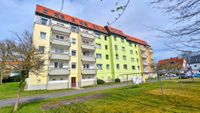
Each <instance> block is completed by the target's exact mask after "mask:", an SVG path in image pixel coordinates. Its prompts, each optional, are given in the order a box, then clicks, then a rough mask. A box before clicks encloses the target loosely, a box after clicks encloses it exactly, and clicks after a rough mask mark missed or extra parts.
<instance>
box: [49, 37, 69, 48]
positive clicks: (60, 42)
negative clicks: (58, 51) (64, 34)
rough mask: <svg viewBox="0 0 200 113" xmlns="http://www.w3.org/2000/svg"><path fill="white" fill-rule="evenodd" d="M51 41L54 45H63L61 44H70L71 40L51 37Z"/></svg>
mask: <svg viewBox="0 0 200 113" xmlns="http://www.w3.org/2000/svg"><path fill="white" fill-rule="evenodd" d="M51 43H52V44H54V45H61V46H70V41H69V40H58V39H55V38H53V39H51Z"/></svg>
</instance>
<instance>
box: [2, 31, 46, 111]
mask: <svg viewBox="0 0 200 113" xmlns="http://www.w3.org/2000/svg"><path fill="white" fill-rule="evenodd" d="M16 37H17V39H16V40H15V41H13V40H7V41H6V45H7V46H8V48H9V49H8V50H7V51H8V53H9V60H10V61H12V62H18V63H17V65H12V68H15V69H17V70H18V71H19V72H20V82H19V86H18V92H17V98H16V103H15V106H14V109H13V112H15V111H17V109H18V105H19V99H20V93H21V90H22V86H23V83H24V81H25V79H26V78H28V77H29V74H30V73H35V74H36V75H37V74H38V73H39V72H40V71H42V68H41V67H42V66H43V58H42V56H41V54H40V53H39V51H38V49H36V47H35V46H34V45H33V44H32V34H31V33H29V32H27V31H25V32H24V33H23V34H22V35H18V34H16Z"/></svg>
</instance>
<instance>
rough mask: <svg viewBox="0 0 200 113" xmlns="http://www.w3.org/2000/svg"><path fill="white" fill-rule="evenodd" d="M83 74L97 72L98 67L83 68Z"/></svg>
mask: <svg viewBox="0 0 200 113" xmlns="http://www.w3.org/2000/svg"><path fill="white" fill-rule="evenodd" d="M82 74H85V75H93V74H96V69H82Z"/></svg>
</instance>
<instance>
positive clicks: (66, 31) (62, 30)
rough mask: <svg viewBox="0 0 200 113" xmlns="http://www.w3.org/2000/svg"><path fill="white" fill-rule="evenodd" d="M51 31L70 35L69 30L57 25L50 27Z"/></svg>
mask: <svg viewBox="0 0 200 113" xmlns="http://www.w3.org/2000/svg"><path fill="white" fill-rule="evenodd" d="M52 29H53V30H55V31H59V32H63V33H67V34H69V33H70V29H69V28H67V27H63V26H59V25H55V24H54V25H52Z"/></svg>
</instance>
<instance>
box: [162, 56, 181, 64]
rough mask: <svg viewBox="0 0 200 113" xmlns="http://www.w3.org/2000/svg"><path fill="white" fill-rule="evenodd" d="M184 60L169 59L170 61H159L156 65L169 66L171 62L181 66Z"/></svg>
mask: <svg viewBox="0 0 200 113" xmlns="http://www.w3.org/2000/svg"><path fill="white" fill-rule="evenodd" d="M184 61H185V59H183V58H178V57H175V58H170V59H165V60H159V61H158V65H165V64H169V63H171V62H174V63H176V64H179V65H182V64H183V63H184Z"/></svg>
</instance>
